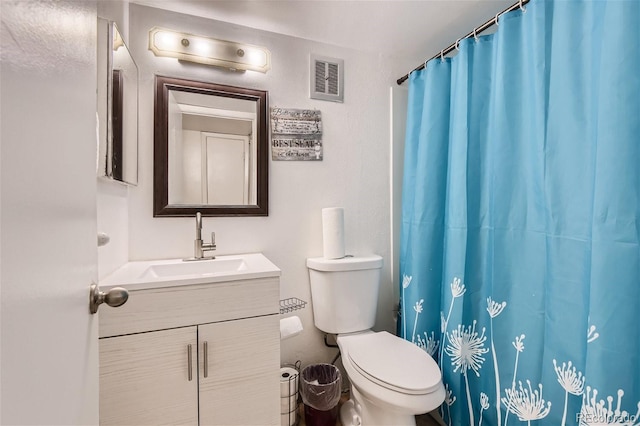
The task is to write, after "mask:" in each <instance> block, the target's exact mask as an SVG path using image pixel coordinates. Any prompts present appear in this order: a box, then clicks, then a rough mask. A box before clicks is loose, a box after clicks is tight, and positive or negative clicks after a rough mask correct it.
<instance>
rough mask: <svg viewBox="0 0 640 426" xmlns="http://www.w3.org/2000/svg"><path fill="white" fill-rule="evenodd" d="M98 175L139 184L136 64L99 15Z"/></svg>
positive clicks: (118, 38)
mask: <svg viewBox="0 0 640 426" xmlns="http://www.w3.org/2000/svg"><path fill="white" fill-rule="evenodd" d="M98 82H99V84H98V93H97V95H98V108H97V110H98V132H99V144H98V154H99V157H98V160H99V161H98V175H99V176H102V177H106V178H108V179H113V180H116V181H119V182H123V183H126V184H129V185H137V184H138V67H137V65H136V63H135V62H134V60H133V58H132V57H131V53H130V52H129V49H128V48H127V46H126V45H125V43H124V41H123V40H122V36H121V35H120V33H119V32H118V28H117V27H116V25H115V23H114V22H111V21H108V20H106V19H102V18H98Z"/></svg>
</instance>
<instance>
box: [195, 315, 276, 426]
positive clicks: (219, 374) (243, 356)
mask: <svg viewBox="0 0 640 426" xmlns="http://www.w3.org/2000/svg"><path fill="white" fill-rule="evenodd" d="M279 330H280V322H279V316H278V315H269V316H262V317H256V318H247V319H242V320H235V321H227V322H219V323H213V324H205V325H199V326H198V345H199V350H200V355H199V359H200V371H199V374H200V424H201V425H203V426H204V425H263V426H264V425H279V424H280V390H279V389H280V381H279V375H280V331H279ZM205 342H206V345H205ZM205 346H206V347H207V354H206V356H205V351H204V348H205ZM205 359H206V360H207V369H206V370H207V377H204V373H205V368H204V367H205V365H204V361H205Z"/></svg>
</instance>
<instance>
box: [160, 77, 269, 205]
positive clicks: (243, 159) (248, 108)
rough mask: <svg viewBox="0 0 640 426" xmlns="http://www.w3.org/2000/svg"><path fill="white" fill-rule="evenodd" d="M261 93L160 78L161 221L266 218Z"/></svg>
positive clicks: (264, 123) (264, 120) (265, 146)
mask: <svg viewBox="0 0 640 426" xmlns="http://www.w3.org/2000/svg"><path fill="white" fill-rule="evenodd" d="M267 95H268V93H267V92H266V91H262V90H254V89H246V88H241V87H233V86H224V85H220V84H214V83H206V82H200V81H192V80H184V79H178V78H171V77H162V76H156V93H155V118H154V166H153V168H154V191H153V206H154V209H153V213H154V216H156V217H157V216H193V215H195V214H196V212H201V213H202V214H203V215H204V216H242V215H249V216H267V215H268V188H269V182H268V181H269V176H268V166H269V164H268V159H269V157H268V155H269V142H268V135H267V133H268V131H267V123H268V120H267V119H268V117H267V111H268V108H267V102H268V100H267V98H268V96H267Z"/></svg>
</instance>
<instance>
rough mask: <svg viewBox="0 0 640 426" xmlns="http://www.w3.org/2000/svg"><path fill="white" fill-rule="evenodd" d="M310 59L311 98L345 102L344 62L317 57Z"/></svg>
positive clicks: (313, 56) (312, 56)
mask: <svg viewBox="0 0 640 426" xmlns="http://www.w3.org/2000/svg"><path fill="white" fill-rule="evenodd" d="M310 58H311V60H310V67H309V68H310V69H309V74H310V76H311V84H310V85H309V97H311V99H321V100H323V101H332V102H344V60H342V59H336V58H327V57H324V56H317V55H311V56H310Z"/></svg>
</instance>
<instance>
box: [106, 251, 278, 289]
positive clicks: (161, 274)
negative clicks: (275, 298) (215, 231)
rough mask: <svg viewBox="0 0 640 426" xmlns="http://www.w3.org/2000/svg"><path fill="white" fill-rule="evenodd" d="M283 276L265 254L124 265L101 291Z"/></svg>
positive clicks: (107, 278) (151, 261) (146, 261)
mask: <svg viewBox="0 0 640 426" xmlns="http://www.w3.org/2000/svg"><path fill="white" fill-rule="evenodd" d="M279 275H280V269H278V267H277V266H275V265H274V264H273V263H271V262H270V261H269V259H267V258H266V257H265V256H264V255H263V254H261V253H252V254H241V255H233V256H218V257H216V258H215V259H211V260H194V261H183V260H182V259H169V260H145V261H138V262H129V263H127V264H125V265H123V266H122V267H121V268H119V269H117V270H116V271H115V272H113V273H112V274H111V275H109V276H108V277H106V278H105V279H103V280H101V281H100V287H101V288H104V289H108V288H110V287H116V286H123V287H125V288H127V289H128V290H141V289H145V288H157V287H171V286H180V285H192V284H205V283H216V282H221V281H235V280H244V279H252V278H264V277H274V276H279Z"/></svg>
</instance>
